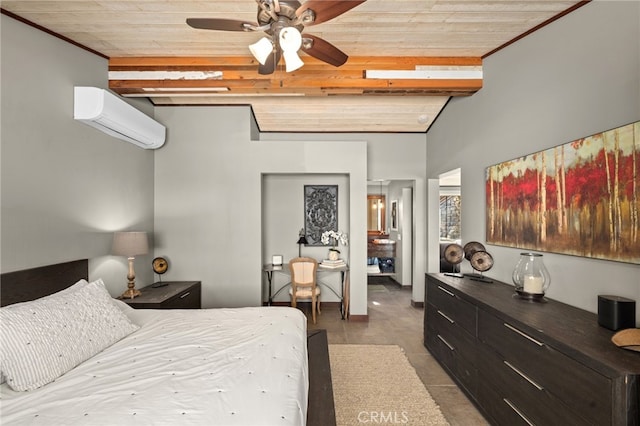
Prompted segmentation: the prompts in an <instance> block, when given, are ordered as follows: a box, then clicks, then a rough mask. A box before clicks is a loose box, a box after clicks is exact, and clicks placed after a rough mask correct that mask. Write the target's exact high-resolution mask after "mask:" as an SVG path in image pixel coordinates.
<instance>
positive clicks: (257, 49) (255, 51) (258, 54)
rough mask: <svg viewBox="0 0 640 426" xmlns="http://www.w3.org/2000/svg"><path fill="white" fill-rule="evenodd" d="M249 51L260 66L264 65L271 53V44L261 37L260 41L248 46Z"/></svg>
mask: <svg viewBox="0 0 640 426" xmlns="http://www.w3.org/2000/svg"><path fill="white" fill-rule="evenodd" d="M249 50H250V51H251V54H252V55H253V57H254V58H256V60H257V61H258V62H260V64H261V65H264V64H265V63H266V62H267V58H269V55H271V52H273V43H271V40H269V39H268V38H267V37H262V38H261V39H260V40H258V41H256V42H255V43H253V44H251V45H249Z"/></svg>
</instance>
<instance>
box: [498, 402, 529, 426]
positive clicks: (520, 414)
mask: <svg viewBox="0 0 640 426" xmlns="http://www.w3.org/2000/svg"><path fill="white" fill-rule="evenodd" d="M502 400H503V401H504V402H505V403H506V404H507V405H508V406H509V407H511V409H512V410H513V411H515V412H516V414H517V415H519V416H520V417H521V418H522V420H524V421H525V422H527V424H528V425H529V426H535V425H534V424H533V423H531V421H530V420H529V419H528V418H527V417H526V416H525V415H524V414H522V412H521V411H520V410H518V407H516V406H515V405H513V404H512V403H511V401H509V400H508V399H507V398H502Z"/></svg>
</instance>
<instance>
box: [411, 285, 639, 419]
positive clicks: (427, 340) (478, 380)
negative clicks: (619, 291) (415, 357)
mask: <svg viewBox="0 0 640 426" xmlns="http://www.w3.org/2000/svg"><path fill="white" fill-rule="evenodd" d="M558 285H560V284H558ZM425 302H426V304H425V306H426V308H425V317H424V344H425V346H426V348H427V349H428V350H429V352H431V354H432V355H433V356H434V357H435V358H436V359H437V360H438V362H439V363H440V364H441V365H442V366H443V367H444V369H445V370H446V371H447V373H448V374H449V375H450V376H451V377H452V378H453V379H454V380H455V382H456V383H457V384H458V385H459V386H460V388H461V389H462V390H463V391H464V392H465V393H466V394H467V396H468V397H469V398H471V400H472V401H473V402H474V403H475V404H476V406H477V407H478V408H479V409H480V410H481V411H482V412H483V414H484V415H485V417H486V418H487V420H489V422H491V423H492V424H496V425H508V426H513V425H572V426H573V425H640V411H639V406H640V391H639V388H640V353H638V352H632V351H628V350H624V349H621V348H618V347H616V346H615V345H614V344H613V343H612V342H611V336H613V334H614V332H613V331H611V330H607V329H606V328H603V327H600V326H599V325H598V319H597V315H596V314H593V313H590V312H587V311H584V310H582V309H579V308H575V307H572V306H569V305H566V304H564V303H560V302H557V301H554V300H550V299H547V300H546V302H544V303H538V302H531V301H526V300H522V299H519V298H517V297H514V288H513V286H510V285H507V284H505V283H501V282H498V281H494V282H493V283H491V284H489V283H482V282H478V281H473V280H471V279H469V278H455V277H449V276H446V275H444V274H426V296H425Z"/></svg>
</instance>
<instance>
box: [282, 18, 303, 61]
mask: <svg viewBox="0 0 640 426" xmlns="http://www.w3.org/2000/svg"><path fill="white" fill-rule="evenodd" d="M301 46H302V35H301V34H300V31H298V29H297V28H295V27H287V28H284V29H283V30H282V31H280V47H281V48H282V56H283V57H284V60H285V63H286V70H287V72H291V71H295V70H297V69H298V68H300V67H302V66H303V65H304V62H302V59H300V56H298V50H300V47H301Z"/></svg>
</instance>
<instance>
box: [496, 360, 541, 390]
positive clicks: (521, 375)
mask: <svg viewBox="0 0 640 426" xmlns="http://www.w3.org/2000/svg"><path fill="white" fill-rule="evenodd" d="M502 362H504V363H505V364H506V365H507V367H509V368H510V369H512V370H513V371H514V372H515V373H516V374H517V375H519V376H520V377H522V378H523V379H525V380H526V381H527V382H529V383H531V384H532V385H533V386H535V387H536V388H537V389H538V390H539V391H541V390H544V388H543V387H542V386H540V385H539V384H537V383H536V382H534V381H533V380H532V379H530V378H529V377H528V376H527V375H526V374H524V373H523V372H522V371H520V370H518V369H517V368H516V367H514V366H513V365H511V363H509V361H502Z"/></svg>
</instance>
